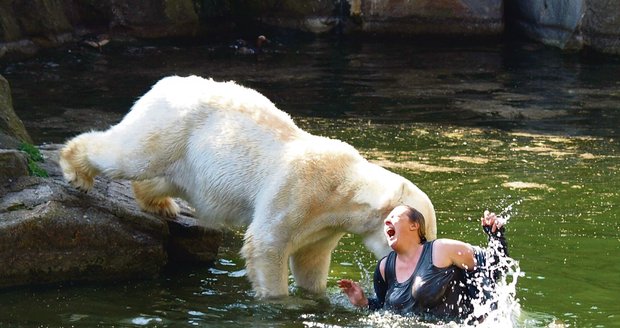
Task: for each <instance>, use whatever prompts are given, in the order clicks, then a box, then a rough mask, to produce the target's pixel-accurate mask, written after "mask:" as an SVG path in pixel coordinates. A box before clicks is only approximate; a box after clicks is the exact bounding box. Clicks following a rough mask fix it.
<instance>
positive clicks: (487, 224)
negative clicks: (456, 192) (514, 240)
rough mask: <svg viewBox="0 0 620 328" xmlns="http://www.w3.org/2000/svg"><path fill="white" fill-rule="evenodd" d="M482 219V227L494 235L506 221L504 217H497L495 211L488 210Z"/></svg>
mask: <svg viewBox="0 0 620 328" xmlns="http://www.w3.org/2000/svg"><path fill="white" fill-rule="evenodd" d="M480 221H481V223H482V228H483V229H484V230H485V231H486V232H487V233H489V231H490V232H491V234H493V235H494V234H495V233H496V232H497V231H499V230H500V229H501V228H502V226H503V225H504V223H505V222H504V220H503V219H502V218H499V217H497V215H495V213H491V212H489V211H488V210H487V211H484V215H483V216H482V218H480Z"/></svg>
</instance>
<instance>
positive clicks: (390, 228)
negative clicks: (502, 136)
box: [338, 205, 508, 320]
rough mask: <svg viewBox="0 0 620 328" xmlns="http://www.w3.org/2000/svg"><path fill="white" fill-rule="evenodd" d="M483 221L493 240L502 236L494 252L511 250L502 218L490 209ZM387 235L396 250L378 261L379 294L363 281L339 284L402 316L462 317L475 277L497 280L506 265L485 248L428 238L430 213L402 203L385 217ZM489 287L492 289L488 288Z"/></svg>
mask: <svg viewBox="0 0 620 328" xmlns="http://www.w3.org/2000/svg"><path fill="white" fill-rule="evenodd" d="M481 220H482V226H483V228H484V231H485V232H486V233H487V234H488V235H489V239H490V240H497V241H499V247H496V248H497V250H496V251H495V252H493V253H492V254H491V255H492V256H493V257H494V258H495V259H494V260H495V263H498V261H497V259H498V258H499V256H503V255H508V253H507V246H506V242H505V239H504V236H503V228H502V222H500V220H499V219H498V218H497V216H496V215H495V214H494V213H489V212H488V211H485V212H484V216H483V217H482V219H481ZM384 231H385V236H386V238H387V241H388V244H389V245H390V247H391V248H392V249H393V251H392V252H391V253H390V254H389V255H388V256H386V257H384V258H383V259H381V260H380V261H379V263H378V264H377V268H376V270H375V274H374V288H375V293H376V295H377V298H376V299H368V298H367V297H366V296H365V295H364V292H363V290H362V288H361V287H360V286H359V284H357V283H355V282H353V281H351V280H348V279H342V280H340V281H338V286H339V287H340V288H341V290H342V291H343V292H344V293H345V294H346V295H347V296H348V298H349V301H351V303H352V304H353V305H356V306H358V307H367V308H369V309H371V310H377V309H385V310H389V311H392V312H395V313H398V314H401V315H408V314H414V315H418V316H421V317H423V318H432V319H442V320H461V319H464V318H466V317H467V316H468V315H469V314H470V313H471V312H472V311H473V306H472V304H471V300H472V299H474V298H476V297H479V293H480V290H481V289H480V288H479V286H475V284H472V281H474V280H476V281H484V284H487V285H488V284H492V283H493V282H494V281H495V280H496V278H497V274H498V272H499V271H500V268H499V267H498V266H497V265H495V266H489V263H491V262H494V261H492V260H491V261H488V260H487V259H486V258H487V255H488V253H487V252H485V251H484V250H482V249H480V248H479V247H474V246H471V245H470V244H467V243H464V242H461V241H458V240H452V239H437V240H434V241H430V242H428V241H426V238H425V236H424V231H425V229H424V217H423V216H422V214H421V213H420V212H418V211H417V210H415V209H413V208H411V207H409V206H405V205H402V206H398V207H396V208H395V209H394V210H393V211H392V212H391V213H390V214H389V215H388V216H387V218H386V219H385V227H384ZM486 289H488V288H486Z"/></svg>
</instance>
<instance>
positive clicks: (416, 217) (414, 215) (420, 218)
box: [403, 205, 426, 244]
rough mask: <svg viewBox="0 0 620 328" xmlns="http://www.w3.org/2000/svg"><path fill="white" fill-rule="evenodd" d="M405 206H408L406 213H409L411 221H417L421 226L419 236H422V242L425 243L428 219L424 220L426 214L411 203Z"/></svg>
mask: <svg viewBox="0 0 620 328" xmlns="http://www.w3.org/2000/svg"><path fill="white" fill-rule="evenodd" d="M403 206H405V207H406V208H407V211H405V213H404V214H405V215H407V217H408V218H409V221H410V222H414V223H417V224H418V225H419V226H420V228H419V229H418V236H420V243H422V244H424V243H425V242H426V223H425V222H426V221H425V220H424V215H422V213H420V212H419V211H418V210H416V209H415V208H413V207H411V206H409V205H403Z"/></svg>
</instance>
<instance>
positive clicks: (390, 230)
mask: <svg viewBox="0 0 620 328" xmlns="http://www.w3.org/2000/svg"><path fill="white" fill-rule="evenodd" d="M385 233H386V234H387V235H388V237H390V238H392V237H394V235H396V230H394V228H392V227H389V228H387V229H386V230H385Z"/></svg>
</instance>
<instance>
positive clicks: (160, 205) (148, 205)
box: [138, 197, 181, 218]
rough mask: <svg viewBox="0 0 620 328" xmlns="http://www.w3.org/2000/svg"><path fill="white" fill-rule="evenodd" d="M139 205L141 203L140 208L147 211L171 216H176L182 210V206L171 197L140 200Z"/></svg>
mask: <svg viewBox="0 0 620 328" xmlns="http://www.w3.org/2000/svg"><path fill="white" fill-rule="evenodd" d="M138 205H140V208H142V210H143V211H145V212H148V213H153V214H157V215H163V216H166V217H169V218H174V217H176V216H177V215H178V214H179V213H180V212H181V208H180V207H179V205H177V203H176V202H175V201H174V199H172V198H171V197H163V198H159V199H153V200H150V201H149V202H140V201H138Z"/></svg>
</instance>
